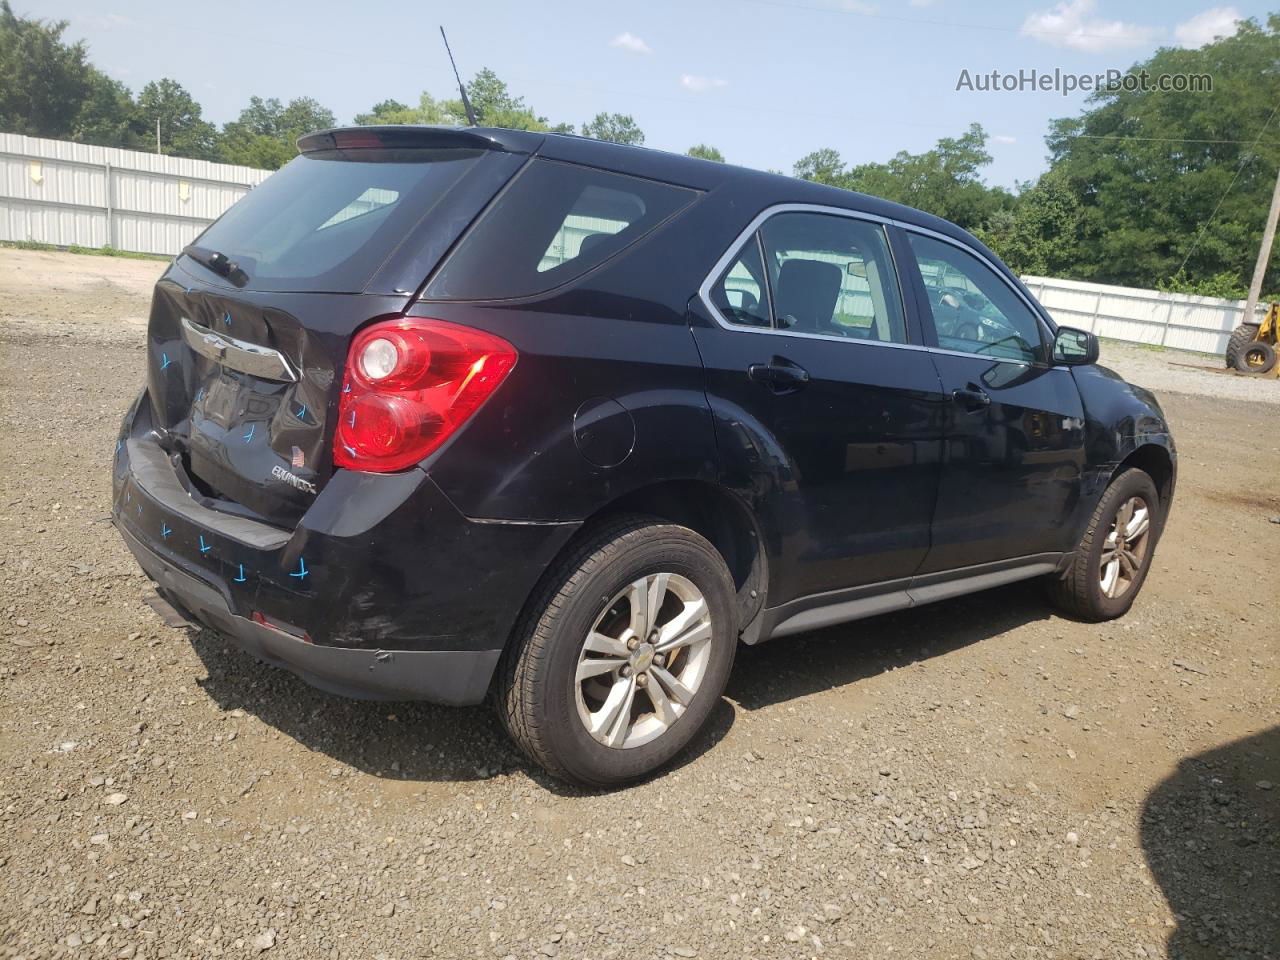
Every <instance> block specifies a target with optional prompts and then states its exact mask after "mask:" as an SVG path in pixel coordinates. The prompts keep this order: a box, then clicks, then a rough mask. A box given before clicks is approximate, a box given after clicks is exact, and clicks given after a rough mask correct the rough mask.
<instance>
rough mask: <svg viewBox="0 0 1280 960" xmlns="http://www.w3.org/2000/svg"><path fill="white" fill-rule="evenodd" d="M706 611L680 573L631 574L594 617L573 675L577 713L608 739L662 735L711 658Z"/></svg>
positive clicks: (632, 741) (631, 742)
mask: <svg viewBox="0 0 1280 960" xmlns="http://www.w3.org/2000/svg"><path fill="white" fill-rule="evenodd" d="M711 636H712V631H711V612H710V610H709V609H708V607H707V601H706V598H704V597H703V595H702V592H701V591H700V590H699V589H698V588H697V587H696V586H694V584H693V581H691V580H689V579H688V578H687V577H682V576H680V575H679V574H676V573H654V574H649V575H648V576H645V577H642V578H640V579H639V580H636V581H633V582H632V583H630V584H628V585H627V586H626V587H624V588H623V589H622V590H620V591H619V592H618V594H617V595H616V596H614V598H613V599H612V600H611V601H610V602H609V603H608V604H607V605H606V606H605V608H604V611H603V612H602V613H601V614H600V615H599V616H598V617H597V618H596V621H595V623H594V624H593V625H592V627H591V630H590V632H589V633H588V634H587V637H586V640H585V641H584V643H583V646H582V651H581V653H580V654H579V656H578V666H577V673H576V675H575V677H574V690H575V693H576V700H577V707H578V717H579V719H581V721H582V723H583V725H584V726H585V727H586V729H587V732H588V733H590V734H591V736H592V737H593V738H595V739H596V740H597V741H599V742H600V743H602V744H604V745H605V746H608V747H616V748H620V749H629V748H632V747H639V746H643V745H644V744H646V743H650V742H652V741H653V740H656V739H657V738H658V737H660V736H662V735H663V734H664V733H665V732H666V731H667V730H668V729H669V728H670V727H671V725H672V724H673V723H675V722H676V721H677V720H678V719H680V716H681V715H682V714H683V713H684V712H685V710H686V709H688V707H689V704H690V703H691V702H692V701H693V698H694V696H696V694H697V692H698V688H699V687H700V686H701V685H702V681H703V678H704V677H705V676H706V673H707V666H708V663H709V662H710V659H711Z"/></svg>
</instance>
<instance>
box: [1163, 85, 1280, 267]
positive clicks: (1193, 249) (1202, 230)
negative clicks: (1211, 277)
mask: <svg viewBox="0 0 1280 960" xmlns="http://www.w3.org/2000/svg"><path fill="white" fill-rule="evenodd" d="M1277 112H1280V103H1277V104H1276V105H1275V107H1273V108H1272V110H1271V115H1270V116H1269V117H1267V120H1266V123H1264V124H1263V125H1262V129H1261V130H1259V131H1258V139H1257V140H1255V141H1253V146H1254V148H1256V147H1257V146H1258V144H1260V143H1261V142H1262V136H1263V134H1265V133H1266V132H1267V127H1269V126H1271V121H1272V120H1274V119H1275V116H1276V113H1277ZM1255 156H1257V154H1255V153H1254V152H1253V151H1252V150H1246V151H1245V152H1244V155H1243V156H1242V157H1241V158H1240V163H1239V165H1238V166H1237V167H1236V174H1235V176H1234V177H1232V178H1231V182H1230V183H1228V184H1227V189H1226V190H1224V191H1223V193H1222V196H1221V197H1219V198H1218V205H1217V206H1216V207H1214V208H1213V213H1211V214H1209V219H1208V220H1206V221H1205V222H1204V225H1203V226H1201V227H1200V232H1199V233H1197V234H1196V239H1195V241H1194V242H1193V243H1192V244H1191V249H1190V250H1188V251H1187V255H1186V256H1185V257H1183V258H1182V266H1180V267H1178V273H1182V271H1183V270H1185V269H1186V268H1187V261H1188V260H1190V259H1191V255H1192V254H1193V253H1195V252H1196V247H1198V246H1200V240H1201V238H1202V237H1204V233H1205V231H1206V230H1208V229H1209V227H1210V226H1211V225H1212V223H1213V221H1214V219H1215V218H1216V217H1217V216H1218V211H1219V210H1221V209H1222V204H1223V202H1224V201H1225V200H1226V199H1227V195H1228V194H1229V193H1231V190H1232V188H1233V187H1234V186H1235V185H1236V181H1237V180H1239V179H1240V174H1241V173H1242V172H1243V170H1244V168H1245V165H1246V164H1248V162H1249V161H1250V160H1252V159H1253V158H1254V157H1255Z"/></svg>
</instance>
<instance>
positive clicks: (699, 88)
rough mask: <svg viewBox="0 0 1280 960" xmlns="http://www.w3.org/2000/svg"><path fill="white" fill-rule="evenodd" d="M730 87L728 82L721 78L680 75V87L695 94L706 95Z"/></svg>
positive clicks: (690, 74)
mask: <svg viewBox="0 0 1280 960" xmlns="http://www.w3.org/2000/svg"><path fill="white" fill-rule="evenodd" d="M728 85H729V81H728V80H721V79H720V78H719V77H699V76H697V75H695V74H692V73H682V74H681V75H680V86H682V87H684V88H685V89H686V90H691V91H693V92H694V93H706V92H707V91H708V90H714V89H715V88H717V87H727V86H728Z"/></svg>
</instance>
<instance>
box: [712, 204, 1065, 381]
mask: <svg viewBox="0 0 1280 960" xmlns="http://www.w3.org/2000/svg"><path fill="white" fill-rule="evenodd" d="M780 213H818V214H827V215H830V216H837V217H848V218H849V219H851V220H866V221H869V222H871V223H878V224H881V225H882V226H886V227H899V228H901V229H902V230H904V231H907V232H909V233H918V234H921V235H923V236H926V237H931V238H933V239H935V240H941V241H942V242H943V243H949V244H951V246H953V247H956V248H958V249H960V250H962V251H964V252H965V253H967V254H969V255H970V256H972V257H975V258H977V259H978V260H979V261H980V262H981V263H982V264H983V265H984V266H986V267H987V268H988V269H990V270H991V272H992V273H993V274H995V276H996V278H997V279H998V280H999V281H1000V282H1001V283H1003V284H1004V285H1005V286H1006V287H1008V288H1009V290H1010V291H1012V292H1013V294H1014V295H1015V296H1017V297H1018V299H1020V300H1021V301H1022V302H1023V303H1024V304H1025V305H1026V307H1027V309H1028V310H1030V311H1031V314H1032V316H1034V317H1035V318H1036V321H1037V322H1038V323H1039V324H1040V327H1041V329H1042V330H1043V331H1044V332H1045V333H1047V334H1048V335H1049V343H1048V344H1047V347H1048V353H1049V356H1050V357H1052V344H1053V338H1054V336H1055V331H1054V329H1053V328H1052V327H1051V326H1050V325H1049V323H1048V321H1046V319H1045V317H1044V314H1043V313H1042V311H1041V310H1040V309H1039V308H1037V306H1036V304H1035V303H1033V302H1032V301H1030V300H1028V299H1027V297H1026V295H1025V294H1023V292H1022V291H1021V290H1019V289H1018V288H1017V287H1016V286H1014V285H1013V284H1011V283H1009V280H1008V278H1006V277H1005V276H1004V275H1003V274H1002V273H1001V272H1000V271H999V269H997V267H996V265H995V264H994V263H992V262H991V260H990V258H988V257H986V256H985V255H983V253H982V252H981V251H979V250H975V249H974V248H973V247H971V246H969V244H967V243H964V242H963V241H961V240H957V239H956V238H955V237H949V236H947V235H946V234H945V233H939V232H938V231H936V230H930V229H929V228H928V227H920V226H917V225H915V224H913V223H906V222H905V221H902V220H894V219H893V218H891V217H882V216H880V215H879V214H875V213H867V212H865V211H862V210H849V209H847V208H845V207H832V206H827V205H825V204H817V203H776V204H774V205H773V206H770V207H765V208H764V209H763V210H761V211H760V212H759V213H758V214H756V216H755V217H754V218H752V220H751V222H750V223H749V224H747V226H746V227H745V228H744V229H743V230H742V231H741V232H739V234H738V235H737V236H736V237H734V239H733V242H732V243H730V244H729V247H728V249H726V250H725V252H724V253H723V254H721V256H720V258H719V259H718V260H717V261H716V262H715V265H714V266H713V267H712V268H711V272H710V273H708V274H707V277H706V279H705V280H703V281H702V285H701V286H700V287H699V288H698V298H699V299H700V300H701V301H702V304H703V306H704V307H706V309H707V312H708V313H710V314H711V318H712V319H713V320H715V322H716V323H717V324H718V325H719V326H720V327H723V328H724V329H725V330H728V331H730V332H733V333H755V334H764V335H766V336H775V337H799V338H804V339H807V340H829V341H831V342H833V343H857V344H861V345H864V346H869V347H890V348H895V349H899V350H922V351H924V352H926V353H941V354H946V355H948V356H956V357H977V358H978V359H981V360H990V361H992V362H994V363H1016V364H1018V365H1020V366H1036V367H1046V368H1048V369H1051V370H1065V369H1067V367H1066V366H1065V365H1062V364H1055V363H1052V362H1045V361H1028V360H1016V359H1014V358H1012V357H993V356H989V355H987V354H985V353H970V352H968V351H965V350H948V349H946V348H944V347H929V346H926V345H924V344H921V343H894V342H891V341H885V340H862V339H860V338H857V337H834V336H829V335H827V334H823V333H797V332H795V331H793V330H778V329H775V328H773V327H769V328H765V327H751V326H747V325H745V324H737V323H733V322H732V321H730V320H727V319H725V317H724V316H723V315H722V314H721V313H720V310H719V309H718V308H717V307H716V305H715V302H714V301H713V300H712V299H711V290H712V288H713V287H714V286H715V283H716V281H717V280H718V279H719V278H720V275H721V274H722V273H724V271H725V270H727V269H728V267H729V264H731V263H732V262H733V260H734V258H735V256H736V255H737V253H738V252H739V251H740V250H741V249H742V247H743V245H744V244H745V243H746V241H747V240H748V239H750V237H751V236H752V234H754V233H755V232H756V231H757V230H759V229H760V227H761V226H762V225H763V224H764V222H765V221H766V220H768V219H769V218H770V217H773V216H776V215H777V214H780ZM885 240H886V242H887V245H888V248H889V258H890V260H891V261H892V262H893V269H894V273H895V274H897V282H898V296H899V298H900V302H901V303H902V306H903V310H905V309H906V296H905V291H903V289H902V269H901V267H900V266H899V264H898V262H897V258H896V256H895V255H894V252H893V244H892V243H888V240H889V238H888V236H887V235H886V236H885ZM763 256H764V254H763V251H762V252H761V257H762V258H763ZM765 268H766V270H767V269H768V264H767V263H766V265H765ZM766 279H767V278H766ZM772 296H773V295H772V291H771V292H770V294H769V297H770V315H771V316H772V309H773V308H772ZM920 320H921V322H923V321H924V318H923V317H921V318H920Z"/></svg>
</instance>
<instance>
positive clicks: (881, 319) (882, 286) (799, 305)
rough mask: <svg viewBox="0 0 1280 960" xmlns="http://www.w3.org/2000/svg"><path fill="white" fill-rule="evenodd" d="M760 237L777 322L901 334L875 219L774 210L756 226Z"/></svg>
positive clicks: (894, 337) (890, 337) (894, 288)
mask: <svg viewBox="0 0 1280 960" xmlns="http://www.w3.org/2000/svg"><path fill="white" fill-rule="evenodd" d="M760 238H761V241H762V245H763V247H764V253H765V263H766V265H767V268H768V272H769V282H770V289H771V290H772V293H773V314H774V324H775V326H776V327H777V328H778V329H779V330H787V331H789V332H792V333H805V334H816V335H818V336H826V337H845V338H849V339H856V340H877V341H880V342H882V343H906V342H907V331H906V324H905V322H904V320H903V314H902V299H901V293H900V290H899V287H898V276H897V273H896V271H895V270H894V264H893V258H892V257H891V256H890V254H889V243H888V240H887V238H886V237H885V233H884V228H883V227H882V226H880V225H879V224H878V223H871V222H868V221H865V220H858V219H855V218H853V217H842V216H836V215H832V214H825V213H781V214H778V215H777V216H776V217H770V218H769V220H768V221H766V223H765V225H764V226H763V227H761V228H760Z"/></svg>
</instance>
